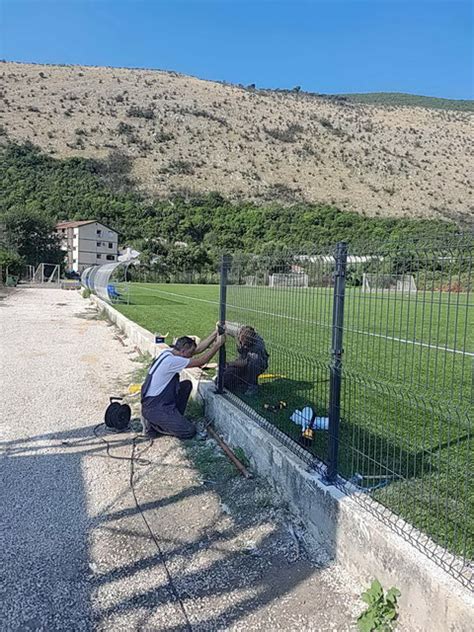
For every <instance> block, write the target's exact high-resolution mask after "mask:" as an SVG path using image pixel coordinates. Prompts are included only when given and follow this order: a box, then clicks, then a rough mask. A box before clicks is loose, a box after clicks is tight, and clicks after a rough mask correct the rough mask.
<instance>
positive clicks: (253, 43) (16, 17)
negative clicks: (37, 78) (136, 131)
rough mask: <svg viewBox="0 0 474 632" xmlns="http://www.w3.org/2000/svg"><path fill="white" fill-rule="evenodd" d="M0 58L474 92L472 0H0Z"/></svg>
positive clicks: (336, 87) (278, 82)
mask: <svg viewBox="0 0 474 632" xmlns="http://www.w3.org/2000/svg"><path fill="white" fill-rule="evenodd" d="M0 5H1V9H0V11H1V25H0V58H3V59H8V60H15V61H32V62H38V63H65V64H87V65H107V66H133V67H147V68H161V69H166V70H177V71H179V72H183V73H186V74H191V75H196V76H199V77H203V78H206V79H217V80H226V81H230V82H233V83H243V84H249V83H255V84H257V86H260V87H286V88H291V87H293V86H296V85H300V86H301V87H302V88H303V89H305V90H312V91H315V92H328V93H336V92H378V91H387V92H411V93H416V94H426V95H433V96H441V97H448V98H473V97H474V87H473V40H474V33H473V2H471V1H461V0H459V1H458V0H448V1H444V0H419V1H417V0H393V1H392V0H366V1H359V0H331V1H329V0H326V1H323V0H321V1H320V0H307V1H306V2H305V1H303V0H293V1H290V0H285V1H284V0H280V1H278V0H252V1H250V0H249V1H247V0H207V1H206V0H0Z"/></svg>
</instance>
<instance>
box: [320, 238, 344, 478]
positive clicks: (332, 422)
mask: <svg viewBox="0 0 474 632" xmlns="http://www.w3.org/2000/svg"><path fill="white" fill-rule="evenodd" d="M335 259H336V266H335V274H334V303H333V311H332V345H331V368H330V380H329V454H328V467H327V471H326V476H325V479H324V482H325V483H326V484H328V485H332V484H334V482H335V480H336V478H337V471H338V452H339V422H340V418H341V384H342V355H343V352H344V350H343V348H342V337H343V331H344V297H345V291H346V269H347V244H346V243H345V242H339V243H338V244H337V245H336V253H335Z"/></svg>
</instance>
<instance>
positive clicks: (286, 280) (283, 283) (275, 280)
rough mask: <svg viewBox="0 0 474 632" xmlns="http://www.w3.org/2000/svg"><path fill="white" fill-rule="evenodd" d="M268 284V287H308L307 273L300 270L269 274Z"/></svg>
mask: <svg viewBox="0 0 474 632" xmlns="http://www.w3.org/2000/svg"><path fill="white" fill-rule="evenodd" d="M268 285H269V286H270V287H308V275H307V274H303V273H300V272H290V273H288V274H282V273H279V274H271V275H270V277H269V280H268Z"/></svg>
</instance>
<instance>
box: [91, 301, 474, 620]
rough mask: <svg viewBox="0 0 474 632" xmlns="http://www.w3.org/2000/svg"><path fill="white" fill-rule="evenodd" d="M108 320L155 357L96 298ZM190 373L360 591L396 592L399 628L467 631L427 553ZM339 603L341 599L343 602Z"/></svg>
mask: <svg viewBox="0 0 474 632" xmlns="http://www.w3.org/2000/svg"><path fill="white" fill-rule="evenodd" d="M91 298H92V301H93V302H94V303H95V304H96V305H97V306H98V307H99V308H101V309H104V310H105V311H106V313H107V315H108V317H109V318H110V320H111V321H112V322H114V323H115V324H116V325H117V326H118V327H120V329H122V331H123V332H124V333H125V334H126V335H127V336H128V337H129V338H130V339H131V340H132V341H133V342H134V343H135V344H136V346H137V347H138V348H139V349H140V350H141V351H142V352H144V353H145V352H148V353H150V354H151V355H153V356H154V355H155V354H156V353H157V351H159V349H160V347H162V348H163V345H155V344H154V338H153V335H152V334H151V333H150V332H148V331H146V330H145V329H143V328H142V327H139V326H138V325H136V324H135V323H132V322H131V321H129V320H128V319H127V318H125V317H124V316H122V314H120V313H119V312H117V310H115V309H114V308H113V307H111V306H110V305H107V304H106V303H104V302H103V301H101V300H100V299H97V297H91ZM188 373H189V375H188V377H189V378H190V379H191V380H192V381H193V383H194V385H195V389H196V388H197V387H198V386H199V392H200V395H201V396H202V398H203V399H204V401H205V405H206V416H207V417H208V418H210V419H212V420H213V422H214V424H215V426H216V428H217V430H218V431H219V432H220V433H221V434H222V436H223V437H224V439H225V440H226V441H227V442H228V443H229V444H230V445H232V446H239V447H241V448H242V449H243V450H244V452H245V454H246V455H247V457H248V458H249V460H250V462H251V464H252V467H253V469H254V470H255V471H256V472H257V473H258V474H259V475H261V476H264V477H266V478H267V479H268V480H269V481H270V482H271V484H272V485H274V487H275V488H276V489H277V490H278V491H279V493H280V494H282V496H283V497H284V498H285V499H286V501H287V502H288V504H289V506H290V507H291V509H292V510H293V511H294V512H295V513H296V514H297V515H298V516H299V517H300V518H301V520H302V522H303V523H304V524H305V525H306V528H307V529H308V531H309V533H310V534H311V535H312V536H313V537H314V538H315V539H316V540H317V541H318V542H320V543H321V544H322V545H324V547H325V548H326V549H327V551H328V553H329V554H330V556H331V557H332V558H333V559H335V560H337V561H338V562H339V563H340V564H341V565H342V566H343V567H344V568H345V569H346V570H347V571H348V572H349V573H350V575H351V577H352V578H353V581H354V583H355V584H356V586H357V588H358V589H359V590H362V589H363V588H366V587H367V586H368V585H369V584H370V582H371V580H372V579H373V578H374V577H377V578H378V579H379V580H380V581H381V583H382V585H383V586H384V587H386V588H389V587H391V586H396V587H397V588H399V589H400V590H401V593H402V596H401V598H400V612H401V629H403V630H414V631H416V630H420V631H423V632H424V631H426V632H447V631H453V632H454V631H456V632H468V631H469V632H470V631H471V630H473V629H474V623H473V622H474V595H473V593H472V592H470V591H469V590H468V589H467V588H465V587H463V586H462V585H461V584H460V583H459V582H458V581H456V580H455V579H453V578H452V577H451V576H450V575H449V574H447V573H446V572H445V571H443V570H442V569H441V568H440V567H439V566H437V565H436V564H434V563H433V562H431V561H430V560H429V558H428V557H427V556H425V555H423V554H422V553H421V552H419V551H418V550H417V549H416V548H414V547H413V546H411V545H410V544H409V543H408V542H406V541H405V540H404V539H403V538H402V537H400V536H399V535H397V534H396V533H395V532H394V531H392V529H390V527H389V526H387V525H385V524H384V523H382V522H381V521H380V520H378V519H377V518H376V517H375V516H373V515H372V514H371V513H370V512H368V511H367V510H365V509H364V508H363V507H362V506H361V505H360V504H358V503H357V502H356V501H355V500H354V499H353V498H351V497H350V496H347V495H344V494H342V492H340V491H339V490H337V489H336V488H335V487H332V486H326V485H324V484H323V483H322V481H321V479H320V476H319V475H318V474H316V473H314V472H309V471H308V470H307V466H306V464H305V463H304V462H303V461H301V460H300V459H298V457H297V456H295V455H294V454H293V453H292V452H291V451H290V450H288V449H287V448H285V447H284V446H283V445H282V444H281V443H280V442H279V441H278V440H277V439H275V438H274V437H273V436H272V435H270V434H269V433H268V432H267V431H266V430H265V429H264V428H262V427H261V426H259V425H258V424H257V423H256V422H255V421H254V420H252V419H251V418H250V417H248V416H247V415H246V414H245V413H244V412H242V411H241V410H240V409H239V408H237V407H236V406H235V405H234V404H233V403H232V402H230V401H229V400H227V399H226V398H225V397H222V396H219V395H216V394H215V392H214V390H215V389H214V385H213V384H210V383H208V382H207V383H206V382H203V381H202V380H200V382H198V372H196V371H195V370H193V371H189V372H188ZM341 607H343V604H341Z"/></svg>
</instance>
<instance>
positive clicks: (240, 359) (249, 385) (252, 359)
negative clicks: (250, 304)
mask: <svg viewBox="0 0 474 632" xmlns="http://www.w3.org/2000/svg"><path fill="white" fill-rule="evenodd" d="M236 342H237V358H236V359H235V360H232V362H228V363H227V364H226V367H225V371H224V387H225V388H228V389H229V390H230V391H234V392H244V393H245V394H246V395H255V394H256V393H257V387H258V376H259V375H261V374H262V373H264V372H265V371H266V370H267V369H268V358H269V356H268V353H267V350H266V349H265V343H264V341H263V338H262V337H261V336H259V335H258V334H257V332H256V331H255V329H254V328H253V327H249V326H248V325H244V326H243V327H240V329H239V330H238V332H237V340H236Z"/></svg>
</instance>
